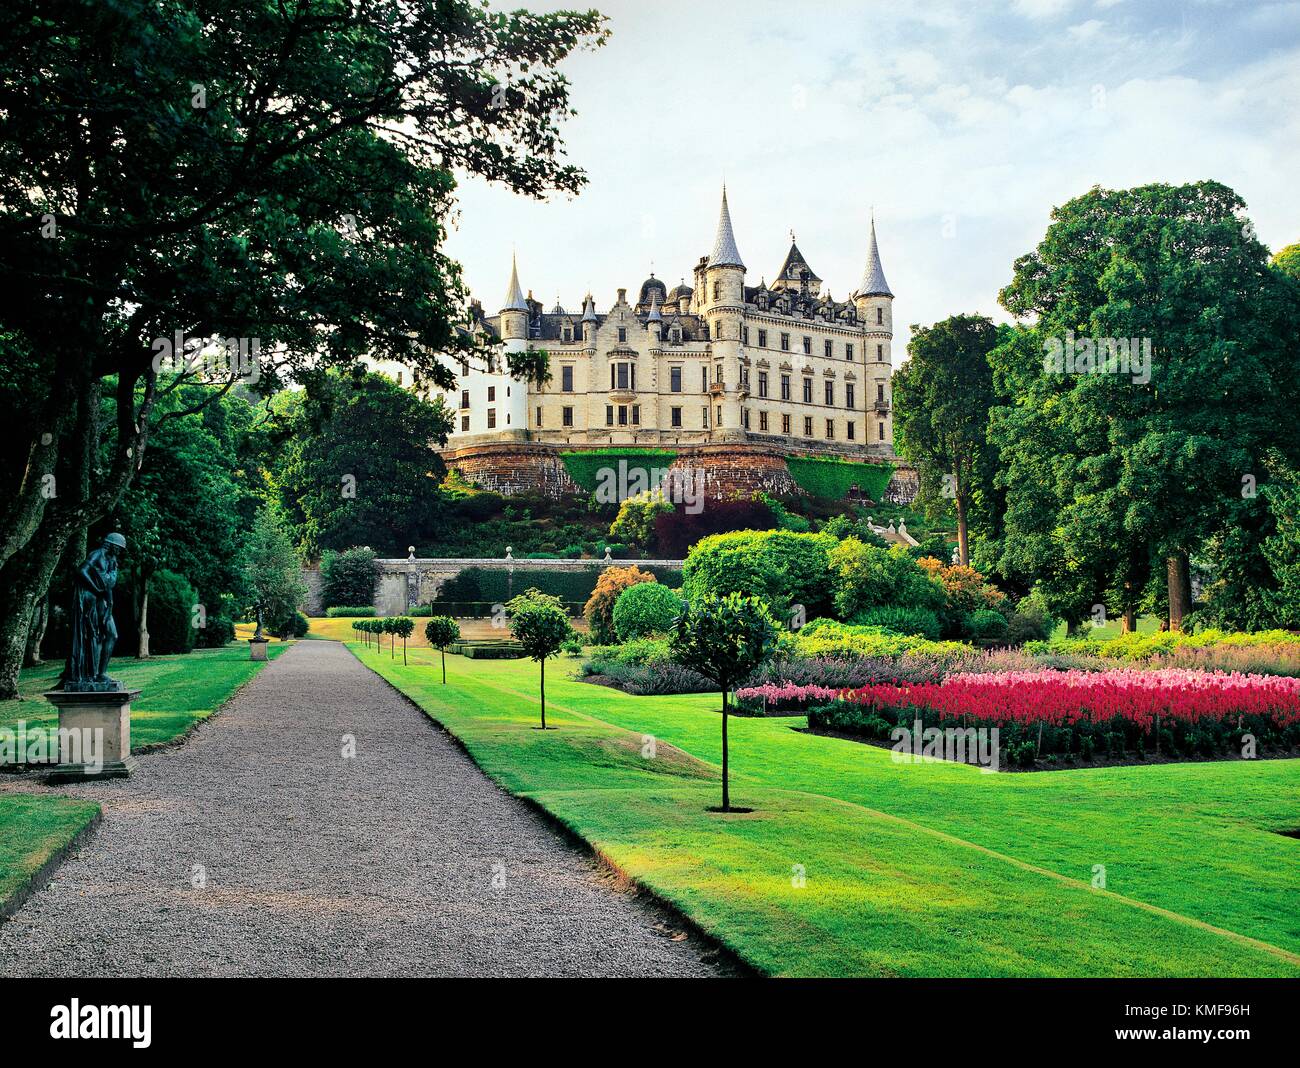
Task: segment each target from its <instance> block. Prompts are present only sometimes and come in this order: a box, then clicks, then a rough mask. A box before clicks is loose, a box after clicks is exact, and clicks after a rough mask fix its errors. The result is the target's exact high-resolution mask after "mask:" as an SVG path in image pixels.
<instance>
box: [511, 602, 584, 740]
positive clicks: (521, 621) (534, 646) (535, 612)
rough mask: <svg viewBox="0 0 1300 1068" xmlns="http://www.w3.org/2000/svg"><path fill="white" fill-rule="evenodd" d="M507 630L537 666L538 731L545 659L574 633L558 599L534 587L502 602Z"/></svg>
mask: <svg viewBox="0 0 1300 1068" xmlns="http://www.w3.org/2000/svg"><path fill="white" fill-rule="evenodd" d="M506 612H507V613H508V614H509V616H510V633H511V634H512V635H513V636H514V639H515V641H517V642H518V643H519V644H520V645H522V646H523V647H524V652H525V653H527V654H528V655H529V656H530V657H532V658H533V659H534V660H536V661H537V663H538V664H539V665H541V699H542V726H541V729H542V730H546V658H547V657H550V656H555V655H556V654H557V653H558V652H560V650H561V649H562V648H563V647H564V645H565V644H566V643H568V642H571V641H572V640H573V639H574V638H576V637H577V635H576V634H575V633H574V630H573V627H572V626H570V624H569V616H568V613H567V612H565V611H564V608H563V607H561V604H560V599H559V598H558V597H553V596H551V595H550V594H546V593H541V592H540V591H538V590H535V589H534V590H526V591H525V592H524V593H521V594H520V595H519V596H518V597H515V598H513V599H511V600H510V601H509V602H508V603H507V604H506Z"/></svg>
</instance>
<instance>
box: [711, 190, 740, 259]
mask: <svg viewBox="0 0 1300 1068" xmlns="http://www.w3.org/2000/svg"><path fill="white" fill-rule="evenodd" d="M708 265H709V266H710V267H739V268H740V269H741V270H744V268H745V261H744V260H742V259H741V258H740V250H739V249H737V248H736V235H735V234H733V233H732V232H731V212H730V211H728V210H727V187H726V185H723V187H722V212H721V214H719V216H718V236H717V237H716V238H714V241H713V254H712V255H711V256H710V257H709V264H708Z"/></svg>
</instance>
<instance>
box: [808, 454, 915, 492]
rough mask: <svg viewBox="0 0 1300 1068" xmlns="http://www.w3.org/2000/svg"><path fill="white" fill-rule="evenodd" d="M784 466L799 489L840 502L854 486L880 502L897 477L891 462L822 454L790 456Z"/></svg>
mask: <svg viewBox="0 0 1300 1068" xmlns="http://www.w3.org/2000/svg"><path fill="white" fill-rule="evenodd" d="M785 465H786V467H787V468H788V469H789V471H790V477H791V478H793V479H794V480H795V482H796V483H797V484H798V485H799V487H800V488H802V489H804V490H806V491H807V492H808V493H811V494H812V495H813V496H814V497H825V498H829V499H831V500H837V501H838V500H843V498H844V496H845V495H846V494H847V493H848V492H849V490H850V489H852V488H853V487H854V486H856V487H857V488H858V489H859V490H861V491H862V492H863V493H864V494H866V495H867V496H868V497H870V498H871V499H872V500H873V501H878V500H880V498H881V497H883V496H884V495H885V490H886V489H888V488H889V480H890V479H891V478H893V477H894V469H893V467H892V466H891V465H889V464H868V463H859V462H857V461H855V460H831V459H826V458H823V457H820V456H816V457H814V456H787V457H786V459H785Z"/></svg>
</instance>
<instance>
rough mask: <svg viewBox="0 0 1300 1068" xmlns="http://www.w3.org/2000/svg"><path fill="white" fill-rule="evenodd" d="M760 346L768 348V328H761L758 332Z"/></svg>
mask: <svg viewBox="0 0 1300 1068" xmlns="http://www.w3.org/2000/svg"><path fill="white" fill-rule="evenodd" d="M758 347H759V348H760V349H765V348H767V331H766V330H760V331H759V332H758Z"/></svg>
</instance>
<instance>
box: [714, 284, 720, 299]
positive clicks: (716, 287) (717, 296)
mask: <svg viewBox="0 0 1300 1068" xmlns="http://www.w3.org/2000/svg"><path fill="white" fill-rule="evenodd" d="M713 299H714V300H721V299H722V283H721V282H714V283H713Z"/></svg>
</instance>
